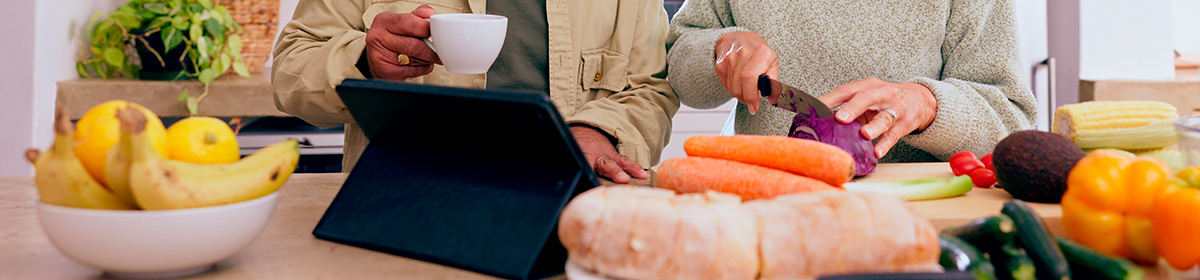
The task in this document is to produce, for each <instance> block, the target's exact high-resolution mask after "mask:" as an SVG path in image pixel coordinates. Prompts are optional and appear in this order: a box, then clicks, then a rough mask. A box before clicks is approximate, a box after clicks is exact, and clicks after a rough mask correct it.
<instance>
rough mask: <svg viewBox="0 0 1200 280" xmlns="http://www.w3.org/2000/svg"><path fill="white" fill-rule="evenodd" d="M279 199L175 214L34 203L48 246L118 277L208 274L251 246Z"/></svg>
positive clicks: (273, 195)
mask: <svg viewBox="0 0 1200 280" xmlns="http://www.w3.org/2000/svg"><path fill="white" fill-rule="evenodd" d="M278 197H279V193H278V192H274V193H271V194H268V195H265V196H263V197H259V198H256V199H252V200H248V201H243V202H238V203H233V204H226V205H219V206H211V207H200V208H190V209H178V210H154V211H138V210H98V209H85V208H74V207H64V206H58V205H51V204H46V203H42V202H38V205H37V212H38V218H39V219H40V220H41V223H42V229H43V230H45V231H46V235H47V236H49V238H50V241H51V243H53V244H54V246H55V247H57V248H58V250H59V251H62V253H63V254H65V255H67V257H70V258H71V259H74V260H76V261H78V262H81V263H84V264H86V265H89V266H92V267H96V268H100V269H103V270H105V271H106V272H107V273H109V274H110V275H113V276H118V277H139V278H144V277H153V278H158V277H179V276H184V275H190V274H196V273H201V272H204V271H207V270H208V269H210V268H212V266H213V265H214V264H216V263H217V262H219V261H221V260H224V259H225V258H228V257H230V256H233V255H234V254H236V253H237V252H238V251H241V250H242V249H243V248H246V247H247V246H248V245H250V243H251V242H253V241H254V239H255V238H256V237H258V235H259V234H260V233H262V231H263V228H264V227H266V225H267V221H268V220H270V218H271V214H272V212H274V211H275V203H276V201H277V199H278Z"/></svg>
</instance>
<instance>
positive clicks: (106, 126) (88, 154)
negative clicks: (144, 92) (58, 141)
mask: <svg viewBox="0 0 1200 280" xmlns="http://www.w3.org/2000/svg"><path fill="white" fill-rule="evenodd" d="M126 107H131V108H134V109H137V110H138V111H141V112H142V114H143V115H145V116H146V119H147V120H149V121H148V122H147V123H146V129H147V131H146V133H147V134H150V139H151V143H150V145H151V146H152V147H154V150H155V151H157V152H158V153H159V154H161V155H162V156H164V157H165V156H167V130H166V128H164V127H163V124H162V120H159V119H158V116H157V115H155V114H154V112H150V110H149V109H146V107H143V106H142V105H140V104H137V103H133V102H129V101H124V100H112V101H108V102H104V103H102V104H100V105H96V107H92V108H91V109H89V110H88V111H87V113H86V114H84V115H83V118H80V119H79V122H78V123H76V124H75V155H76V156H77V157H79V161H80V162H82V163H83V167H84V168H86V169H87V171H88V174H91V175H92V178H95V179H96V181H98V182H100V184H105V183H106V180H105V178H104V166H105V161H106V160H107V158H108V151H109V150H111V149H112V147H113V145H116V144H117V140H120V135H121V134H120V133H121V125H120V121H117V110H119V109H124V108H126Z"/></svg>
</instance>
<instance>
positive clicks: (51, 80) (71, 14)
mask: <svg viewBox="0 0 1200 280" xmlns="http://www.w3.org/2000/svg"><path fill="white" fill-rule="evenodd" d="M120 3H123V1H118V0H88V1H78V0H39V1H10V2H9V3H6V4H5V7H4V9H2V10H0V25H3V26H8V27H10V28H9V29H10V30H9V33H7V34H6V37H5V40H3V43H0V53H3V54H5V57H6V58H7V59H6V60H5V63H4V66H3V67H0V84H2V85H5V88H4V90H3V91H4V101H5V102H3V103H2V104H0V111H2V112H4V117H3V119H0V131H3V133H0V177H6V176H29V175H32V172H33V168H32V167H31V166H30V164H28V163H26V162H25V160H24V159H23V158H24V157H23V153H24V151H25V149H26V148H30V147H36V148H39V149H44V148H46V147H48V146H49V144H50V142H51V141H52V140H53V138H54V135H53V133H54V131H53V130H52V127H53V126H52V124H53V122H54V103H55V95H56V93H55V90H56V87H55V82H56V81H59V80H65V79H73V78H76V77H78V75H77V74H76V72H75V59H76V51H77V50H78V49H77V48H78V47H79V46H80V43H79V37H78V36H85V37H86V33H82V32H83V29H84V26H85V25H87V20H88V19H89V18H90V17H91V15H92V12H94V11H96V10H101V9H104V10H111V9H113V8H115V7H116V6H117V5H119V4H120Z"/></svg>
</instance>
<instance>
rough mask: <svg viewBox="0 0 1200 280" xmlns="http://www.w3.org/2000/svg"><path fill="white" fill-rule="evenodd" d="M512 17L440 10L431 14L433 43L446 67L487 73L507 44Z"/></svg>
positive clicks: (461, 72) (454, 70)
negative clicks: (506, 33)
mask: <svg viewBox="0 0 1200 280" xmlns="http://www.w3.org/2000/svg"><path fill="white" fill-rule="evenodd" d="M507 30H508V18H506V17H504V16H498V15H487V14H437V15H433V16H432V17H430V18H429V33H430V35H431V37H430V38H429V40H426V41H425V43H426V44H429V48H432V49H433V51H434V52H436V53H437V54H438V58H441V59H442V65H444V66H446V71H450V72H453V73H459V74H483V73H487V71H488V68H491V67H492V63H493V62H496V56H498V55H500V47H501V46H503V45H504V36H505V32H506V31H507Z"/></svg>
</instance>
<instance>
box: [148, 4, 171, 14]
mask: <svg viewBox="0 0 1200 280" xmlns="http://www.w3.org/2000/svg"><path fill="white" fill-rule="evenodd" d="M145 10H147V11H150V12H153V13H156V14H162V15H165V14H167V13H168V12H170V10H168V9H167V5H166V4H163V3H150V4H146V6H145Z"/></svg>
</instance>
